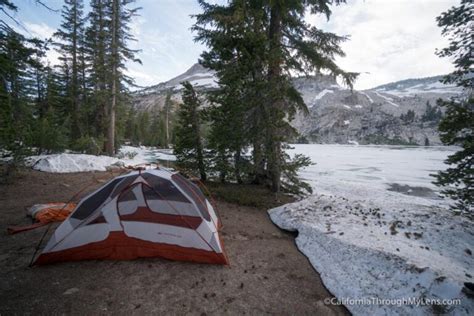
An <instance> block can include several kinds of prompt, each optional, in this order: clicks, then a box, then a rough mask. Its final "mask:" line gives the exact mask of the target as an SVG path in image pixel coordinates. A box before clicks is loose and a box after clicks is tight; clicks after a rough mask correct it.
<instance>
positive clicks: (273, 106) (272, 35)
mask: <svg viewBox="0 0 474 316" xmlns="http://www.w3.org/2000/svg"><path fill="white" fill-rule="evenodd" d="M281 10H282V9H281V7H280V6H279V5H278V3H275V4H274V5H273V7H272V8H271V13H270V30H269V42H270V62H269V69H268V70H269V71H268V79H269V83H270V85H271V86H270V89H271V100H270V101H271V103H270V104H268V105H267V111H266V117H267V120H268V121H267V122H265V123H266V124H267V129H268V133H267V141H266V145H267V153H268V164H269V166H268V167H269V172H270V177H271V181H272V191H274V192H279V191H280V177H281V160H280V158H281V157H280V150H281V142H280V139H279V138H280V135H278V126H277V124H278V120H279V119H280V117H279V113H280V112H281V110H282V103H283V100H282V98H281V96H280V87H279V85H280V84H279V83H280V77H281V65H282V58H281V39H282V30H281Z"/></svg>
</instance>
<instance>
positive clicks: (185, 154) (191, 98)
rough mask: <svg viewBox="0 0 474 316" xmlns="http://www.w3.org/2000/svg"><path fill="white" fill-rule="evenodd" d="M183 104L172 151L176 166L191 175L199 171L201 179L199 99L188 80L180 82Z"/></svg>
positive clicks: (202, 170) (202, 173)
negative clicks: (182, 88)
mask: <svg viewBox="0 0 474 316" xmlns="http://www.w3.org/2000/svg"><path fill="white" fill-rule="evenodd" d="M182 85H183V87H184V90H183V104H182V105H181V106H180V107H179V110H178V113H177V115H178V118H177V126H176V129H175V133H176V141H175V146H174V153H175V155H176V158H177V161H176V163H177V166H178V168H181V169H182V170H183V171H187V172H190V173H191V175H193V174H196V173H199V175H200V177H201V180H203V181H205V180H206V167H205V161H204V147H203V143H202V136H201V123H202V117H201V113H200V106H201V101H200V100H199V97H198V95H197V94H196V91H195V90H194V88H193V86H192V85H191V84H190V83H189V82H188V81H186V82H183V83H182Z"/></svg>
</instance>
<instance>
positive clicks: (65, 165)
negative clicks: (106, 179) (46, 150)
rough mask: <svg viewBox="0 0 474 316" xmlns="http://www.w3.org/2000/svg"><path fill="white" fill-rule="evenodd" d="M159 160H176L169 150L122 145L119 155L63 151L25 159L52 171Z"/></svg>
mask: <svg viewBox="0 0 474 316" xmlns="http://www.w3.org/2000/svg"><path fill="white" fill-rule="evenodd" d="M157 160H163V161H174V160H176V158H175V156H173V155H172V154H171V152H170V151H169V150H159V149H156V148H151V147H132V146H122V147H121V148H120V151H119V154H118V157H109V156H94V155H86V154H73V153H62V154H54V155H39V156H30V157H28V158H26V159H25V162H26V164H27V165H28V166H31V167H32V168H33V169H35V170H38V171H44V172H52V173H70V172H87V171H106V170H107V169H109V168H111V167H114V166H116V167H121V166H137V165H142V164H152V165H153V164H154V165H155V166H156V161H157Z"/></svg>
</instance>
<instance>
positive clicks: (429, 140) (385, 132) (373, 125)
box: [134, 64, 462, 145]
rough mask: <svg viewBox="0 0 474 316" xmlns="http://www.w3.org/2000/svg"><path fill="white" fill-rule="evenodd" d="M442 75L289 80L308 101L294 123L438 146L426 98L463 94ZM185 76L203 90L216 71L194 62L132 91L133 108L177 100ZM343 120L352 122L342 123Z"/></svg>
mask: <svg viewBox="0 0 474 316" xmlns="http://www.w3.org/2000/svg"><path fill="white" fill-rule="evenodd" d="M441 78H442V76H438V77H429V78H422V79H408V80H402V81H398V82H393V83H389V84H385V85H382V86H378V87H375V88H373V89H368V90H364V91H356V90H350V89H349V88H347V87H344V86H341V85H339V84H338V83H337V81H336V80H335V78H334V77H332V76H328V75H322V74H318V75H314V76H308V77H297V78H294V79H293V84H294V86H295V88H296V89H297V90H298V91H299V92H300V93H301V95H302V97H303V99H304V101H305V103H306V105H307V106H308V109H309V115H304V114H303V113H300V114H298V115H297V116H296V118H295V119H294V120H293V121H292V125H293V126H294V127H295V128H296V129H297V130H298V131H299V132H300V134H301V135H302V139H303V140H306V141H308V142H316V143H342V144H347V143H348V142H349V141H355V142H358V143H360V144H374V143H375V144H419V145H424V144H430V145H438V144H441V142H440V139H439V136H438V132H437V129H436V125H437V122H427V121H422V120H421V118H422V117H423V115H424V114H425V111H426V108H427V103H429V104H430V105H431V106H435V105H436V101H437V99H439V98H444V99H448V98H451V97H453V96H457V95H459V94H460V93H462V91H461V90H460V89H459V88H456V87H453V86H451V85H444V84H443V83H441V82H440V80H441ZM186 80H188V81H190V82H191V83H192V84H193V85H194V86H195V87H196V88H197V90H198V91H201V92H204V91H209V90H212V89H214V88H216V87H218V82H217V78H216V75H215V73H214V72H213V71H211V70H209V69H206V68H204V67H203V66H201V65H199V64H195V65H193V66H192V67H191V68H190V69H188V70H187V71H186V72H185V73H183V74H182V75H179V76H177V77H175V78H173V79H171V80H169V81H166V82H163V83H160V84H157V85H154V86H151V87H148V88H145V89H143V90H140V91H137V92H135V94H134V107H135V109H137V110H139V111H143V110H152V109H154V108H155V107H158V108H161V107H163V105H164V103H165V100H166V95H167V94H168V93H171V99H172V100H173V101H174V102H175V103H177V104H179V103H181V85H180V83H181V82H183V81H186ZM408 110H413V111H414V112H415V115H416V119H415V121H413V122H404V121H403V120H401V118H400V116H401V115H403V114H406V113H407V111H408ZM346 120H350V121H351V124H349V125H348V124H344V121H346Z"/></svg>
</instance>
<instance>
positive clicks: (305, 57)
mask: <svg viewBox="0 0 474 316" xmlns="http://www.w3.org/2000/svg"><path fill="white" fill-rule="evenodd" d="M342 2H344V1H330V0H328V1H325V0H317V1H316V0H315V1H265V0H261V1H249V0H233V1H229V3H228V4H227V5H211V4H208V3H206V2H205V1H200V5H201V7H202V8H203V10H204V13H203V14H200V15H197V16H196V18H197V22H196V24H195V26H194V27H193V29H194V30H195V31H197V33H198V35H197V37H196V40H198V41H201V42H203V43H205V44H206V45H207V46H208V47H209V51H208V52H205V53H203V55H202V63H203V65H204V66H207V67H209V68H211V69H214V70H216V71H217V75H218V77H219V84H220V85H221V86H222V87H223V88H222V89H221V92H222V93H223V94H224V95H221V101H220V102H226V103H227V104H233V105H232V106H233V107H234V108H233V110H234V111H237V109H239V111H240V113H239V114H237V115H235V119H236V120H239V121H243V122H245V124H244V126H243V130H245V132H246V133H244V134H243V135H245V136H244V137H245V138H244V139H243V140H242V142H241V144H242V145H243V146H247V145H248V144H250V143H251V144H252V146H253V171H254V181H255V182H257V183H262V182H266V180H267V179H268V180H269V181H270V183H271V186H272V189H273V190H274V191H276V192H278V191H279V190H280V187H281V180H282V178H286V179H284V181H290V182H291V181H292V180H294V177H287V176H285V174H289V173H287V172H285V170H290V169H293V168H294V166H296V165H299V164H298V163H296V164H294V163H292V162H290V161H289V160H288V156H287V155H285V153H284V152H283V146H284V143H285V142H287V141H288V140H290V139H291V138H293V137H294V135H296V130H295V129H294V128H292V127H291V125H290V124H289V122H290V121H291V120H292V119H293V117H294V115H295V114H296V112H297V111H303V112H305V111H307V109H306V106H305V104H304V102H303V99H302V97H301V95H300V94H299V93H298V91H297V90H296V89H295V88H294V87H293V85H292V82H291V78H290V75H289V74H290V73H298V72H303V73H308V72H311V71H315V70H318V71H319V70H325V71H328V72H329V73H332V74H333V75H334V76H340V77H341V78H342V79H343V81H344V82H345V83H346V84H348V85H349V86H350V85H351V84H352V82H353V81H354V79H355V78H356V76H357V74H355V73H347V72H344V71H343V70H341V69H340V68H339V67H338V66H337V65H336V64H335V62H334V58H335V57H336V56H343V52H342V50H341V49H340V47H339V45H340V43H341V42H343V41H344V40H346V38H345V37H340V36H337V35H335V34H332V33H327V32H323V31H321V30H319V29H317V28H314V27H310V26H309V25H308V24H307V23H305V22H304V14H305V12H306V11H308V9H309V10H311V12H313V13H324V14H326V16H327V17H328V18H329V16H330V13H331V11H330V10H329V5H330V4H333V3H335V4H339V3H342ZM226 89H227V90H226ZM226 93H227V95H225V94H226ZM224 96H225V97H224ZM225 106H226V104H225V103H222V104H220V107H221V109H220V110H221V111H225V110H226V107H225ZM218 111H219V110H218ZM221 116H222V115H221ZM214 123H215V122H214ZM236 131H239V129H236ZM216 134H218V131H217V132H216ZM250 135H252V136H250ZM225 142H226V141H225V140H223V144H221V148H223V146H222V145H225ZM229 145H230V142H229ZM224 147H225V146H224ZM234 150H235V149H234ZM223 152H224V151H223V150H221V156H223ZM236 153H237V151H236ZM224 160H225V159H223V160H222V161H224Z"/></svg>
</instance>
